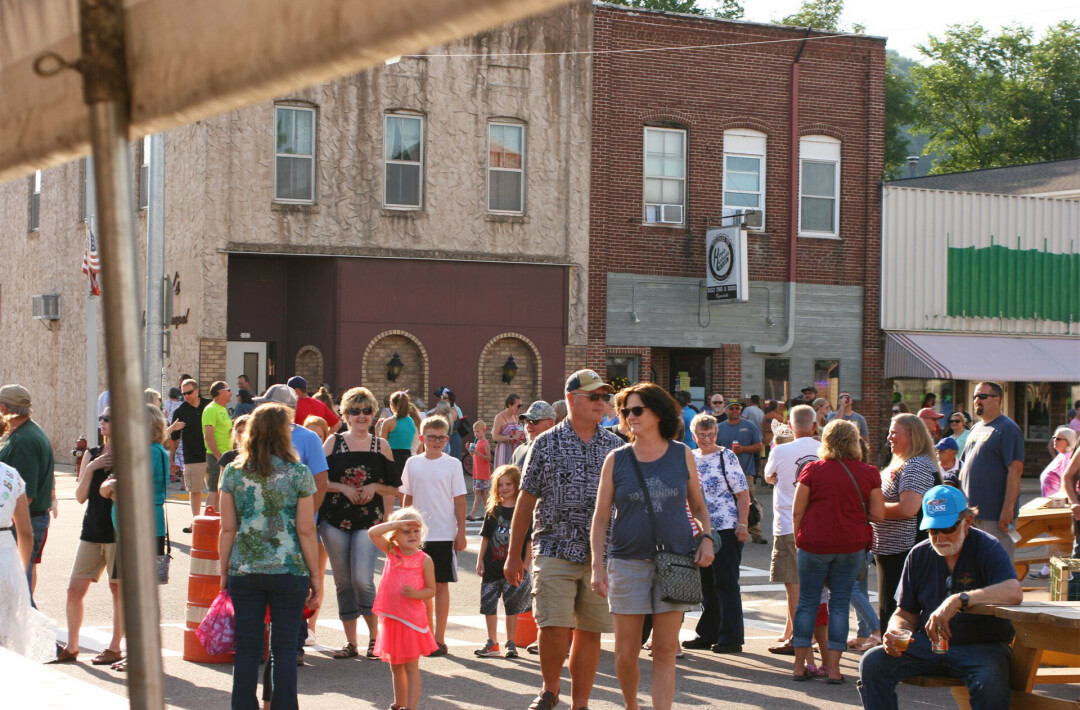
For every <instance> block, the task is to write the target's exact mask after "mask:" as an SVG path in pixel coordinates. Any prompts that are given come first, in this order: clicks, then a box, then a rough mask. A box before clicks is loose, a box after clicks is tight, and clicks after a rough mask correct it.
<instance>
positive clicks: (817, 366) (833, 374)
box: [814, 360, 840, 409]
mask: <svg viewBox="0 0 1080 710" xmlns="http://www.w3.org/2000/svg"><path fill="white" fill-rule="evenodd" d="M814 387H816V388H817V391H818V396H819V397H824V398H825V399H827V400H829V406H831V407H832V408H833V409H836V408H837V406H838V404H839V401H838V396H839V394H840V361H839V360H814Z"/></svg>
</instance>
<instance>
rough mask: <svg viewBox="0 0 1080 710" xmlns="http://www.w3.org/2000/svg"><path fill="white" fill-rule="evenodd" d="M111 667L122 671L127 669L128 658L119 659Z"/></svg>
mask: <svg viewBox="0 0 1080 710" xmlns="http://www.w3.org/2000/svg"><path fill="white" fill-rule="evenodd" d="M109 668H112V669H113V670H114V671H120V672H121V673H123V672H125V671H127V659H126V658H125V659H124V660H122V661H117V662H116V663H114V664H112V665H111V666H109Z"/></svg>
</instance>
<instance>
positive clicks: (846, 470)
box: [836, 459, 870, 525]
mask: <svg viewBox="0 0 1080 710" xmlns="http://www.w3.org/2000/svg"><path fill="white" fill-rule="evenodd" d="M836 462H837V463H838V464H840V465H841V466H843V467H844V473H846V474H847V475H848V478H850V479H851V485H853V486H855V494H856V495H858V496H859V505H861V506H862V512H863V517H865V518H866V524H867V525H869V524H870V513H868V512H867V511H866V501H864V500H863V497H862V489H861V488H859V482H858V481H856V480H855V476H854V475H852V473H851V469H850V468H848V467H847V464H846V463H844V462H843V460H841V459H836Z"/></svg>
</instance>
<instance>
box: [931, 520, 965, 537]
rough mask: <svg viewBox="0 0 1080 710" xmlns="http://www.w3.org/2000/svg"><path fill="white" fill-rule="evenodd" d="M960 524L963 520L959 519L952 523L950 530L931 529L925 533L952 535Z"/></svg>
mask: <svg viewBox="0 0 1080 710" xmlns="http://www.w3.org/2000/svg"><path fill="white" fill-rule="evenodd" d="M962 522H964V521H963V519H960V520H957V521H956V522H955V523H953V526H952V527H951V528H931V529H930V530H928V531H927V532H929V533H930V534H931V535H952V534H953V533H954V532H956V529H957V528H958V527H960V523H962Z"/></svg>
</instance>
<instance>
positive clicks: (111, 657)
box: [90, 648, 124, 666]
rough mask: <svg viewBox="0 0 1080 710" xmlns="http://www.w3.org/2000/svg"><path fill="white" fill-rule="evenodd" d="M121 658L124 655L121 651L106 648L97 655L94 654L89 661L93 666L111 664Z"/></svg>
mask: <svg viewBox="0 0 1080 710" xmlns="http://www.w3.org/2000/svg"><path fill="white" fill-rule="evenodd" d="M122 660H124V655H123V654H122V653H120V652H119V651H113V650H110V649H108V648H107V649H105V650H104V651H102V652H101V653H99V654H98V655H96V656H94V658H93V659H92V660H91V661H90V662H91V663H93V664H94V665H95V666H111V665H112V664H114V663H116V662H117V661H122Z"/></svg>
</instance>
